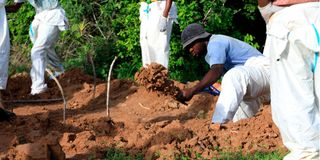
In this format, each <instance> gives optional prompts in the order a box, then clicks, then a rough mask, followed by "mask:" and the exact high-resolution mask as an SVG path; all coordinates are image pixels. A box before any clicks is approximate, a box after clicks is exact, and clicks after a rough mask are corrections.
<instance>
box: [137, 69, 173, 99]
mask: <svg viewBox="0 0 320 160" xmlns="http://www.w3.org/2000/svg"><path fill="white" fill-rule="evenodd" d="M134 79H135V81H136V82H138V83H139V84H140V85H142V86H144V87H146V89H147V90H151V91H160V92H162V93H164V94H166V95H172V96H176V95H177V94H178V93H179V88H178V87H176V86H175V83H174V81H172V80H169V78H168V70H167V69H166V68H165V67H164V66H162V65H161V64H157V63H151V64H150V65H148V66H147V67H146V68H145V67H141V69H140V71H139V72H137V73H136V74H135V76H134Z"/></svg>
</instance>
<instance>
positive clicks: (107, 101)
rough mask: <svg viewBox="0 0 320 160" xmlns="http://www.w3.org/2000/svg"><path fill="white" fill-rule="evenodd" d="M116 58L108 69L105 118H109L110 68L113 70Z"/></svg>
mask: <svg viewBox="0 0 320 160" xmlns="http://www.w3.org/2000/svg"><path fill="white" fill-rule="evenodd" d="M117 58H118V57H117V56H115V57H114V59H113V61H112V63H111V65H110V69H109V75H108V86H107V100H106V106H107V116H108V117H109V113H110V111H109V94H110V79H111V71H112V68H113V65H114V63H115V62H116V60H117Z"/></svg>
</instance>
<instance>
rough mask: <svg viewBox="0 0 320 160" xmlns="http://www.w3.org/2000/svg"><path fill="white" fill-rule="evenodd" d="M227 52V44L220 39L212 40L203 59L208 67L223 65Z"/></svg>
mask: <svg viewBox="0 0 320 160" xmlns="http://www.w3.org/2000/svg"><path fill="white" fill-rule="evenodd" d="M228 50H229V42H228V40H226V39H222V38H218V37H215V38H212V40H210V41H209V44H208V48H207V52H208V53H207V55H206V57H205V59H206V61H207V63H208V64H209V65H210V67H211V66H212V65H215V64H225V63H226V60H227V56H228V55H227V53H228Z"/></svg>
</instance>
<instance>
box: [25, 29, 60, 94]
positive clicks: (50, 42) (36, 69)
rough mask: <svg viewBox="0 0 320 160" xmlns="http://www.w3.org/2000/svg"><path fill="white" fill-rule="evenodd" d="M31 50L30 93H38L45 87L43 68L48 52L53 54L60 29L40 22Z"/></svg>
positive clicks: (44, 67)
mask: <svg viewBox="0 0 320 160" xmlns="http://www.w3.org/2000/svg"><path fill="white" fill-rule="evenodd" d="M36 32H37V33H36V35H37V36H36V37H35V40H34V44H33V47H32V50H31V60H32V69H31V72H30V75H31V79H32V86H31V94H32V95H34V94H39V93H42V92H44V91H45V90H46V89H47V84H46V83H45V69H46V67H47V63H48V62H47V60H48V55H49V54H53V53H54V54H55V52H54V46H55V44H56V42H57V40H58V38H59V34H60V30H59V28H58V27H57V26H53V25H47V24H40V25H39V26H38V28H37V31H36Z"/></svg>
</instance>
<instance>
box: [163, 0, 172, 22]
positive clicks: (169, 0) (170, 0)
mask: <svg viewBox="0 0 320 160" xmlns="http://www.w3.org/2000/svg"><path fill="white" fill-rule="evenodd" d="M171 6H172V0H166V7H165V8H164V11H163V14H162V15H163V17H166V18H167V17H168V15H169V11H170V8H171Z"/></svg>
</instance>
